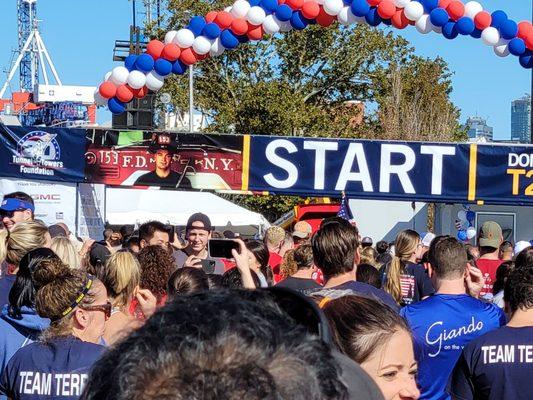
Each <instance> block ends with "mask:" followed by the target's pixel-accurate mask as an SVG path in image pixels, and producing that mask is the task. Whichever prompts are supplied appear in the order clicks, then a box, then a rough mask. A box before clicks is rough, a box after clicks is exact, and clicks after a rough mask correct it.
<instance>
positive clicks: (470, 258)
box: [425, 243, 477, 267]
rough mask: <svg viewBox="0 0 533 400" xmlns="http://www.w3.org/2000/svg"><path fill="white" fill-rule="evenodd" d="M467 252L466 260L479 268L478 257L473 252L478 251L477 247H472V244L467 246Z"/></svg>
mask: <svg viewBox="0 0 533 400" xmlns="http://www.w3.org/2000/svg"><path fill="white" fill-rule="evenodd" d="M465 250H466V258H467V260H468V263H469V264H471V265H473V266H474V267H477V261H476V256H475V255H474V253H473V251H474V250H476V247H475V246H473V245H471V244H470V243H467V244H465ZM428 253H429V252H426V253H425V254H428Z"/></svg>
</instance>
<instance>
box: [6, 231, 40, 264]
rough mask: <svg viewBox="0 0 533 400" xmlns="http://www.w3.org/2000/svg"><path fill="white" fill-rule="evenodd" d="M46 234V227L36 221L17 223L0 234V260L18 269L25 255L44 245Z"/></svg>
mask: <svg viewBox="0 0 533 400" xmlns="http://www.w3.org/2000/svg"><path fill="white" fill-rule="evenodd" d="M47 233H48V228H47V227H46V225H44V224H42V223H40V222H37V221H26V222H19V223H17V224H15V226H14V227H13V229H11V230H10V231H8V230H4V231H2V232H0V260H2V259H3V260H5V261H6V262H7V263H8V264H11V265H13V266H15V267H18V265H19V262H20V260H21V259H22V257H24V256H25V255H26V253H28V252H30V251H32V250H35V249H38V248H39V247H43V246H44V245H45V244H46V234H47Z"/></svg>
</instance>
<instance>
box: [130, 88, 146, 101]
mask: <svg viewBox="0 0 533 400" xmlns="http://www.w3.org/2000/svg"><path fill="white" fill-rule="evenodd" d="M147 94H148V88H147V87H146V86H143V87H142V88H140V89H133V97H135V98H136V99H142V98H143V97H144V96H146V95H147Z"/></svg>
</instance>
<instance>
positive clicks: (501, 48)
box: [494, 39, 509, 57]
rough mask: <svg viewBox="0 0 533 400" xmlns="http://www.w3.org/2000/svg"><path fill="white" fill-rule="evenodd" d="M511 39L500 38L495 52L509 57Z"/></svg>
mask: <svg viewBox="0 0 533 400" xmlns="http://www.w3.org/2000/svg"><path fill="white" fill-rule="evenodd" d="M508 44H509V40H506V39H500V40H499V41H498V44H496V46H494V53H496V55H497V56H499V57H507V56H508V55H509V46H508Z"/></svg>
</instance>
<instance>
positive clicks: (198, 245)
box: [174, 213, 224, 275]
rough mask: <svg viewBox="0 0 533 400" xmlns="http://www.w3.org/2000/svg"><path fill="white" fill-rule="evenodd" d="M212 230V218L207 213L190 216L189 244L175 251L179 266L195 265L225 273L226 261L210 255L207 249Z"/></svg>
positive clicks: (212, 271) (188, 223)
mask: <svg viewBox="0 0 533 400" xmlns="http://www.w3.org/2000/svg"><path fill="white" fill-rule="evenodd" d="M212 231H213V227H212V226H211V220H210V219H209V217H208V216H207V215H205V214H202V213H196V214H193V215H191V216H190V217H189V220H188V221H187V227H186V238H187V246H186V247H185V248H184V249H183V250H177V251H176V252H174V258H175V260H176V265H177V266H178V268H181V267H195V268H202V269H204V271H206V272H207V273H213V274H217V275H222V274H223V273H224V263H223V262H222V261H221V260H220V259H219V258H212V257H209V253H208V251H207V244H208V242H209V239H211V232H212Z"/></svg>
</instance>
